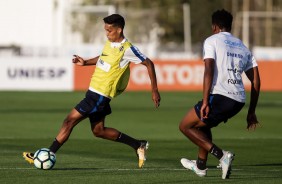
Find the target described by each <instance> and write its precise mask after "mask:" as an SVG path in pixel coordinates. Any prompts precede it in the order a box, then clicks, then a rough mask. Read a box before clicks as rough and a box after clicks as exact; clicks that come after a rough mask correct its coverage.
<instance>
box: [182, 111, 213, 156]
mask: <svg viewBox="0 0 282 184" xmlns="http://www.w3.org/2000/svg"><path fill="white" fill-rule="evenodd" d="M202 127H206V124H205V123H203V122H202V121H201V120H200V119H199V118H198V116H197V114H196V112H195V110H194V108H193V109H191V110H190V111H189V112H188V113H187V114H186V115H185V117H184V118H183V120H182V121H181V122H180V125H179V129H180V131H181V132H182V133H183V134H184V135H185V136H186V137H187V138H189V139H190V140H191V141H192V142H193V143H194V144H196V145H197V146H199V148H200V150H199V151H200V152H199V154H201V155H202V154H203V155H202V156H203V157H205V156H204V155H205V154H206V153H205V151H206V152H208V151H209V150H210V149H211V147H212V146H213V143H212V140H210V139H209V138H208V136H207V135H206V133H205V132H203V131H202V130H201V129H199V128H202Z"/></svg>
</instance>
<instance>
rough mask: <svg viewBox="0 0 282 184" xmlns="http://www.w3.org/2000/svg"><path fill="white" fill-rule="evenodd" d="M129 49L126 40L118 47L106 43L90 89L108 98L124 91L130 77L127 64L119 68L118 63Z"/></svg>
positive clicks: (108, 42)
mask: <svg viewBox="0 0 282 184" xmlns="http://www.w3.org/2000/svg"><path fill="white" fill-rule="evenodd" d="M130 47H131V43H129V42H128V41H127V40H126V41H125V42H123V43H121V44H120V46H118V47H111V42H110V41H107V42H106V44H105V46H104V49H103V52H102V54H101V55H100V57H99V59H98V61H97V64H96V68H95V71H94V73H93V75H92V78H91V82H90V89H92V90H94V91H96V92H98V93H100V94H102V95H104V96H106V97H110V98H113V97H115V96H117V95H119V94H121V93H122V92H123V91H124V90H125V88H126V86H127V84H128V80H129V76H130V69H129V63H128V64H126V65H125V66H121V65H120V62H121V59H122V57H123V55H124V52H125V50H126V49H128V48H130Z"/></svg>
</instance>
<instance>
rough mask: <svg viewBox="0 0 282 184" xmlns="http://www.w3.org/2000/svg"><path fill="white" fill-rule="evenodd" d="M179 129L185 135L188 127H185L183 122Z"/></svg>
mask: <svg viewBox="0 0 282 184" xmlns="http://www.w3.org/2000/svg"><path fill="white" fill-rule="evenodd" d="M178 128H179V130H180V131H181V132H182V133H185V130H186V127H185V125H184V123H183V122H180V124H179V127H178Z"/></svg>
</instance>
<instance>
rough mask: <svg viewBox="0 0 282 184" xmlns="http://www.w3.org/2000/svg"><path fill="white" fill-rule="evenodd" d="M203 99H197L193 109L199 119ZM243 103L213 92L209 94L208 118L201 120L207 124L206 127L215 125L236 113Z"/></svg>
mask: <svg viewBox="0 0 282 184" xmlns="http://www.w3.org/2000/svg"><path fill="white" fill-rule="evenodd" d="M202 104H203V101H199V102H198V103H197V104H196V105H195V106H194V109H195V111H196V113H197V115H198V117H199V119H201V112H200V111H201V107H202ZM244 105H245V103H241V102H238V101H236V100H233V99H231V98H228V97H226V96H223V95H219V94H213V95H210V96H209V107H210V112H209V114H208V118H206V119H203V120H202V121H203V122H204V123H206V124H207V126H208V127H210V128H212V127H216V126H217V125H218V124H219V123H221V122H225V123H226V122H227V120H228V119H230V118H231V117H233V116H234V115H236V114H237V113H238V112H240V111H241V109H242V108H243V107H244Z"/></svg>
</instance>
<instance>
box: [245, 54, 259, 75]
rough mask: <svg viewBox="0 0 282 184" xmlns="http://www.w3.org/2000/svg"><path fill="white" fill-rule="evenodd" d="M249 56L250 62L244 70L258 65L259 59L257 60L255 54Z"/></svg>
mask: <svg viewBox="0 0 282 184" xmlns="http://www.w3.org/2000/svg"><path fill="white" fill-rule="evenodd" d="M248 57H249V62H248V64H247V66H246V68H245V70H244V71H247V70H249V69H251V68H254V67H256V66H258V64H257V61H256V59H255V57H254V56H253V55H249V56H248Z"/></svg>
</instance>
